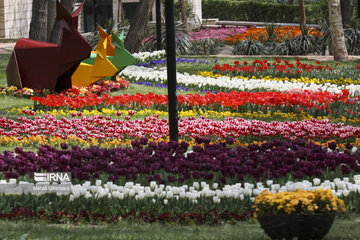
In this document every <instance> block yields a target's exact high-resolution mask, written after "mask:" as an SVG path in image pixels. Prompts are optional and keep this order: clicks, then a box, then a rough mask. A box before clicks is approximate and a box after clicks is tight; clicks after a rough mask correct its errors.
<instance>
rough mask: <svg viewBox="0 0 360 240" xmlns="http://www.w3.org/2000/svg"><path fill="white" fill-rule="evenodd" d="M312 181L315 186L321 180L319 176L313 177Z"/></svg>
mask: <svg viewBox="0 0 360 240" xmlns="http://www.w3.org/2000/svg"><path fill="white" fill-rule="evenodd" d="M313 182H314V185H315V186H318V185H319V184H320V183H321V180H320V179H319V178H314V179H313Z"/></svg>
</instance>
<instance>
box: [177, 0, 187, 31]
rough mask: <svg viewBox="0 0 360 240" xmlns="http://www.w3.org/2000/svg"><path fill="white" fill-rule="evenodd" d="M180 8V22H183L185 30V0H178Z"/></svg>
mask: <svg viewBox="0 0 360 240" xmlns="http://www.w3.org/2000/svg"><path fill="white" fill-rule="evenodd" d="M179 4H180V10H181V22H182V23H183V24H184V27H185V29H186V30H187V27H188V24H187V16H186V10H185V0H179Z"/></svg>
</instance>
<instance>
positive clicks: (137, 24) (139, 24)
mask: <svg viewBox="0 0 360 240" xmlns="http://www.w3.org/2000/svg"><path fill="white" fill-rule="evenodd" d="M154 1H155V0H141V1H140V3H139V5H138V7H137V9H136V13H135V16H134V18H133V19H132V21H131V25H130V28H129V32H128V34H127V36H126V39H125V48H126V49H127V50H128V51H129V52H131V53H135V52H139V51H140V48H141V45H142V40H143V38H144V32H145V27H146V24H147V23H148V21H149V16H150V12H151V7H152V6H153V4H154Z"/></svg>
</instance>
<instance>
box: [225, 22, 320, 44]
mask: <svg viewBox="0 0 360 240" xmlns="http://www.w3.org/2000/svg"><path fill="white" fill-rule="evenodd" d="M274 31H275V35H274V40H275V41H277V42H281V41H284V40H285V39H287V38H294V37H295V36H298V35H301V34H302V31H301V29H300V27H291V26H288V27H287V26H286V27H280V26H279V27H275V30H274ZM307 31H308V34H310V35H314V36H320V35H321V33H320V32H319V30H318V29H314V28H307ZM269 37H271V36H269V35H268V32H267V29H266V28H259V27H251V28H249V29H247V31H246V32H244V33H239V34H236V35H234V36H231V37H228V38H226V39H225V42H226V43H230V44H237V43H239V42H241V41H244V40H247V39H249V38H251V39H254V40H259V41H265V40H267V39H268V38H269Z"/></svg>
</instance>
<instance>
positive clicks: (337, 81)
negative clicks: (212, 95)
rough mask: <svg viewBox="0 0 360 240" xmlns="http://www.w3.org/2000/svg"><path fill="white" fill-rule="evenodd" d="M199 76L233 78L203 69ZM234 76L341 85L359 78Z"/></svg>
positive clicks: (356, 82)
mask: <svg viewBox="0 0 360 240" xmlns="http://www.w3.org/2000/svg"><path fill="white" fill-rule="evenodd" d="M196 74H197V75H199V76H203V77H212V78H218V77H222V76H227V77H230V78H233V77H232V76H230V75H222V74H214V73H213V72H208V71H203V72H197V73H196ZM235 78H241V79H264V80H265V81H278V82H295V81H297V82H303V83H316V84H325V83H331V84H341V85H350V84H360V80H359V79H358V80H354V79H351V78H346V79H344V78H343V77H341V78H339V79H320V78H308V77H301V78H287V77H285V78H271V77H269V76H260V77H255V76H253V77H243V76H236V77H235Z"/></svg>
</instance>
